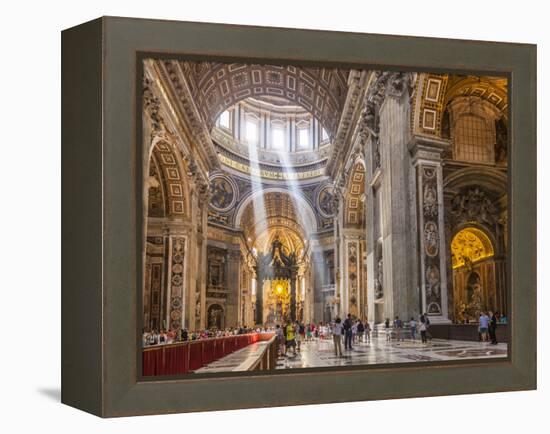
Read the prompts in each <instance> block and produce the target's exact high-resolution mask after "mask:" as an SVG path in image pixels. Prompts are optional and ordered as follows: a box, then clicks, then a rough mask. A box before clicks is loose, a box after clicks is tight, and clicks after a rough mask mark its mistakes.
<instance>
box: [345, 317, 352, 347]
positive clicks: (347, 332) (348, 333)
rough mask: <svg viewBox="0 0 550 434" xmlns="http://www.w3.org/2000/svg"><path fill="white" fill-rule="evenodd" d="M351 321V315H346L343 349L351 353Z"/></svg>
mask: <svg viewBox="0 0 550 434" xmlns="http://www.w3.org/2000/svg"><path fill="white" fill-rule="evenodd" d="M352 327H353V324H352V321H351V313H348V317H347V318H346V320H345V321H344V349H346V350H350V351H351V337H352Z"/></svg>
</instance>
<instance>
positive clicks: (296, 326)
mask: <svg viewBox="0 0 550 434" xmlns="http://www.w3.org/2000/svg"><path fill="white" fill-rule="evenodd" d="M294 339H296V351H298V352H300V345H301V343H302V334H301V333H300V323H299V322H298V321H295V322H294Z"/></svg>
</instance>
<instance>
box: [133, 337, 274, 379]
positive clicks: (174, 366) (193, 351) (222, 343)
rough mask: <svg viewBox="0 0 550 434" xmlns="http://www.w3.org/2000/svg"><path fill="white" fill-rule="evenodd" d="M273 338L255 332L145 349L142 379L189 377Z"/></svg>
mask: <svg viewBox="0 0 550 434" xmlns="http://www.w3.org/2000/svg"><path fill="white" fill-rule="evenodd" d="M272 336H273V334H271V333H261V334H258V333H253V334H247V335H236V336H227V337H221V338H211V339H201V340H197V341H189V342H181V343H176V344H166V345H156V346H153V347H146V348H143V352H142V364H143V376H144V377H149V376H153V375H184V374H188V373H189V372H192V371H196V370H197V369H200V368H202V367H203V366H205V365H208V364H210V363H212V362H214V361H216V360H219V359H221V358H222V357H225V356H227V355H228V354H231V353H233V352H235V351H237V350H240V349H241V348H244V347H246V346H248V345H250V344H253V343H255V342H258V341H261V340H262V341H263V340H268V339H270V338H271V337H272Z"/></svg>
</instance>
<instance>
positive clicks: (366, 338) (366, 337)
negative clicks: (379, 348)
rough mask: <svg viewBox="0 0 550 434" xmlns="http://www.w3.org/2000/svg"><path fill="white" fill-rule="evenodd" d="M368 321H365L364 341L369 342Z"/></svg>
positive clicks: (369, 330) (369, 329)
mask: <svg viewBox="0 0 550 434" xmlns="http://www.w3.org/2000/svg"><path fill="white" fill-rule="evenodd" d="M370 332H371V328H370V323H369V322H368V321H365V342H367V343H368V342H370Z"/></svg>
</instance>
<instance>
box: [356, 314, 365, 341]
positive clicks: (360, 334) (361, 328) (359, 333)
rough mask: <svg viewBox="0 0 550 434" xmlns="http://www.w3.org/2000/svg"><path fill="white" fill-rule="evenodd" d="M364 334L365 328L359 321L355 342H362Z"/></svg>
mask: <svg viewBox="0 0 550 434" xmlns="http://www.w3.org/2000/svg"><path fill="white" fill-rule="evenodd" d="M364 333H365V326H364V325H363V322H362V321H361V320H360V319H359V320H358V321H357V340H358V341H359V342H363V334H364Z"/></svg>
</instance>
